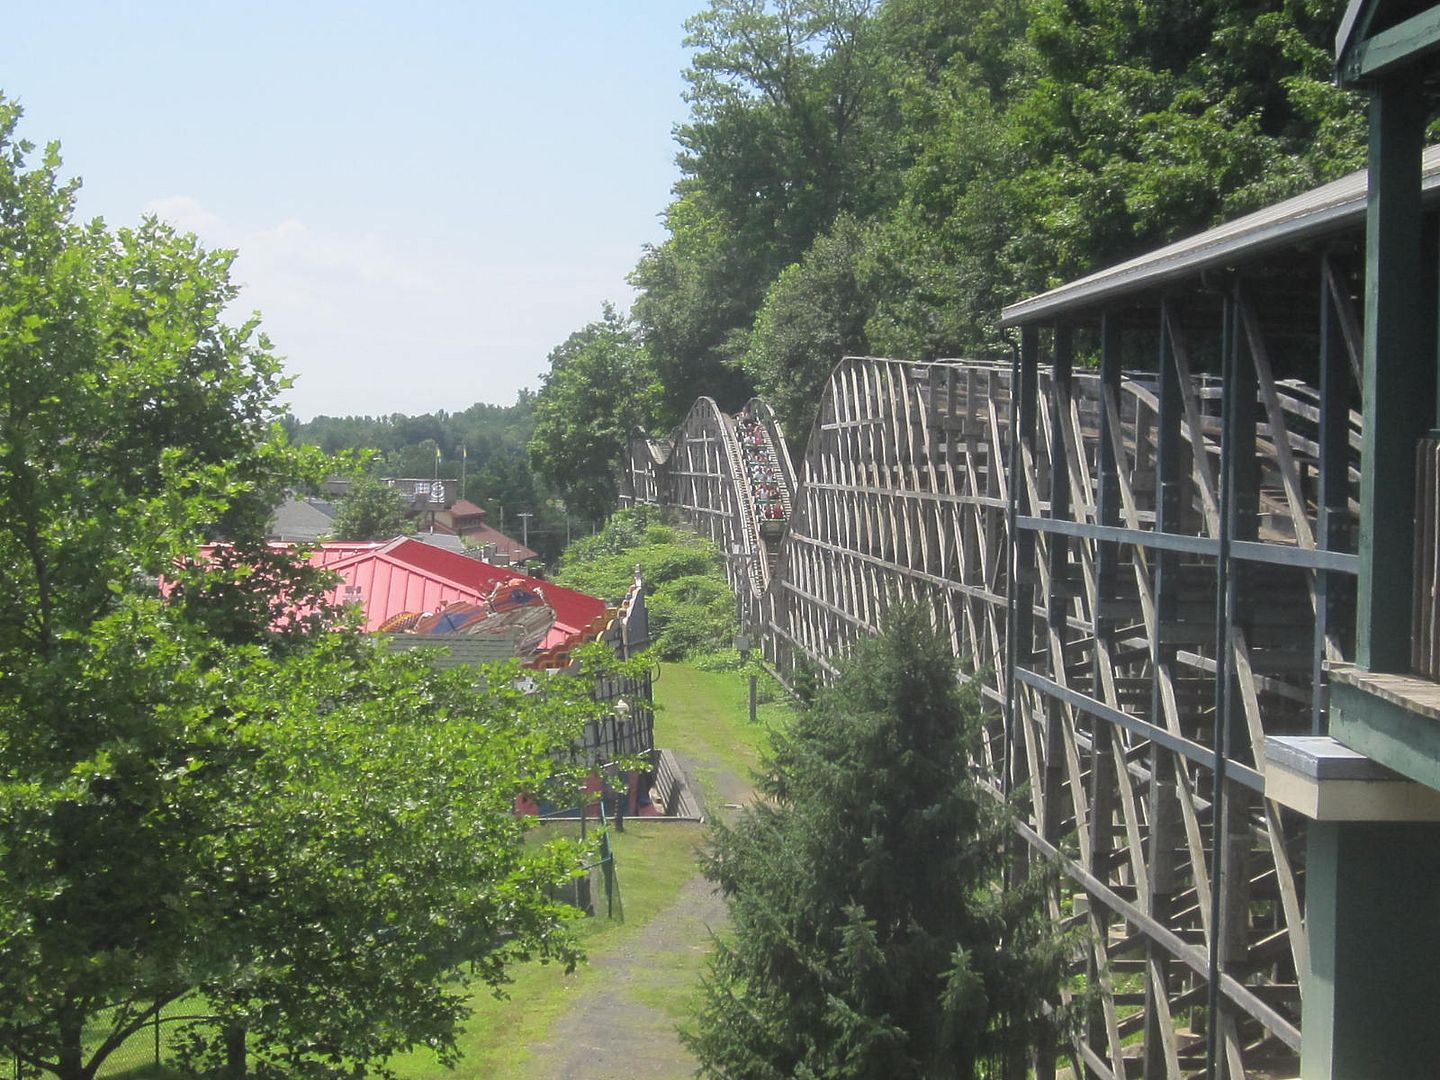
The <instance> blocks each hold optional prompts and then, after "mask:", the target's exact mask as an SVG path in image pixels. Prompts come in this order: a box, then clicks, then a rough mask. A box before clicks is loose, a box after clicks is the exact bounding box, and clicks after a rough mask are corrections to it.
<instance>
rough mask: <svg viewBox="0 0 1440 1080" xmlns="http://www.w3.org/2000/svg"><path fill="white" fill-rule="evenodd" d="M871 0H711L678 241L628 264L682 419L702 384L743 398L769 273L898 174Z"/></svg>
mask: <svg viewBox="0 0 1440 1080" xmlns="http://www.w3.org/2000/svg"><path fill="white" fill-rule="evenodd" d="M877 6H878V4H877V3H876V2H875V0H712V2H711V3H710V4H709V5H708V7H706V8H705V9H704V10H702V11H701V12H699V13H698V14H696V15H694V16H693V17H692V18H690V19H689V20H688V21H687V22H686V24H685V27H686V30H687V33H688V36H687V37H686V44H687V45H689V46H690V47H691V48H693V49H694V50H695V52H694V55H693V57H692V59H691V64H690V68H689V70H688V71H687V72H686V81H687V83H688V84H689V85H688V89H687V92H686V98H687V100H688V101H689V103H690V118H689V119H688V120H687V122H686V123H684V124H682V125H681V126H680V127H679V129H678V130H677V132H676V138H677V140H678V142H679V143H680V153H679V156H678V162H679V165H680V168H681V171H682V173H683V176H682V179H681V180H680V182H679V184H677V185H676V198H675V200H674V202H673V203H672V204H671V206H670V208H669V210H668V211H667V213H666V225H667V228H668V229H669V232H670V238H669V239H668V240H667V241H666V242H665V243H663V244H661V245H659V246H658V247H656V248H654V249H652V250H650V251H648V252H647V253H646V255H645V256H644V257H643V258H642V259H641V261H640V265H639V266H638V267H637V268H636V270H635V274H634V276H633V281H634V283H635V284H636V285H637V286H639V288H640V289H641V290H642V293H641V296H640V297H639V298H638V299H637V300H636V303H635V315H636V318H637V319H638V321H639V322H640V324H641V325H642V326H643V327H644V328H645V335H646V341H647V343H648V344H649V346H650V348H651V351H652V353H653V355H654V357H655V364H656V367H657V370H658V371H659V373H660V376H661V380H662V383H663V387H664V398H663V415H664V418H665V419H666V420H667V421H669V422H672V423H673V422H677V421H678V420H679V419H680V418H681V417H683V416H684V414H685V411H686V410H687V409H689V407H690V404H691V402H693V401H694V399H695V397H696V396H698V395H699V394H709V395H711V396H713V397H715V398H716V399H717V400H719V401H720V402H721V404H722V405H725V406H727V407H738V406H739V404H740V403H741V402H742V401H743V400H744V398H745V397H746V396H747V395H748V390H749V387H748V385H747V381H746V379H745V378H744V375H743V373H742V372H741V371H740V360H741V355H742V354H743V353H744V351H745V347H746V338H747V336H748V332H749V329H750V323H751V320H752V319H753V318H754V316H755V312H756V311H757V310H758V309H759V307H760V304H761V302H762V300H763V299H764V296H765V291H766V288H767V287H768V285H769V283H770V282H771V281H772V280H773V279H774V278H775V276H776V275H777V274H778V273H780V271H781V270H782V269H784V268H785V267H786V266H788V265H790V264H791V263H793V262H795V261H797V260H798V259H799V258H800V257H801V255H802V254H803V253H804V252H805V250H806V249H807V248H808V247H809V246H810V244H811V242H812V241H813V240H814V239H815V238H816V237H817V236H819V235H821V234H822V233H823V232H825V230H827V229H828V228H829V227H830V225H831V223H832V222H833V221H834V220H835V218H836V216H837V215H839V214H841V213H844V212H849V213H852V214H856V215H859V216H867V215H869V214H871V213H874V212H875V211H876V210H877V208H878V207H880V206H883V205H885V204H886V202H887V201H888V199H889V195H888V194H887V192H888V189H889V188H890V187H891V186H893V184H894V181H895V173H894V170H893V168H891V167H890V165H891V158H892V155H893V152H894V147H893V138H892V136H893V134H894V125H893V124H892V123H890V122H889V121H888V119H887V116H888V103H889V97H888V95H887V93H886V91H885V79H884V65H883V63H881V62H880V60H881V58H880V57H879V56H878V55H877V54H876V52H875V50H874V48H873V41H872V38H871V35H870V33H869V30H870V28H871V25H872V21H873V20H872V12H873V11H874V9H875V8H876V7H877Z"/></svg>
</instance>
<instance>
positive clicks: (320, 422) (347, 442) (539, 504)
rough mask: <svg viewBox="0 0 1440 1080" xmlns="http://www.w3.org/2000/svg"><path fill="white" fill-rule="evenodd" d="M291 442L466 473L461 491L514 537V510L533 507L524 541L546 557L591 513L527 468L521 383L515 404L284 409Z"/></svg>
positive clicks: (380, 463)
mask: <svg viewBox="0 0 1440 1080" xmlns="http://www.w3.org/2000/svg"><path fill="white" fill-rule="evenodd" d="M285 426H286V428H287V430H288V431H289V434H290V439H291V441H292V442H295V443H301V444H305V445H309V446H318V447H320V448H321V449H322V450H324V451H325V452H326V453H327V454H337V453H340V452H342V451H360V450H369V451H373V452H374V456H373V457H372V458H371V460H370V464H369V466H368V472H369V473H370V474H371V475H374V476H377V477H380V476H418V477H427V476H433V475H435V469H436V461H435V451H436V450H437V449H438V450H439V451H440V462H439V471H440V475H441V476H443V477H446V478H454V479H457V480H458V479H460V478H461V477H462V476H463V477H464V480H465V497H466V498H467V499H469V500H470V501H471V502H473V503H475V504H477V505H478V506H480V507H481V508H482V509H484V510H485V511H486V513H487V517H486V520H487V521H488V522H489V523H490V524H491V525H493V526H494V527H495V528H497V529H502V530H503V531H505V532H506V533H508V534H509V535H511V536H513V537H515V538H516V539H519V538H520V536H521V533H522V532H523V531H524V530H523V529H522V526H521V519H520V518H519V517H518V515H519V514H520V513H532V514H534V515H535V517H533V518H531V519H530V524H529V536H530V546H531V547H532V548H534V549H535V550H536V551H538V552H540V554H541V555H543V556H544V557H545V558H546V559H547V560H548V561H553V560H554V559H555V558H557V557H558V555H559V553H560V550H561V549H562V548H563V547H564V546H565V542H566V535H567V528H568V530H569V531H570V533H571V534H573V535H580V534H584V533H589V532H591V531H592V530H593V527H594V522H593V521H581V520H579V519H578V518H575V517H574V515H573V514H572V515H571V518H572V520H570V521H569V522H568V523H567V521H566V512H565V510H564V509H563V507H562V506H560V505H557V503H556V493H555V492H554V491H553V490H551V489H550V488H549V487H547V486H546V485H544V484H542V483H540V482H539V481H538V480H537V479H536V477H535V474H534V472H533V471H532V470H531V468H530V451H529V443H530V440H531V437H532V436H533V434H534V430H535V394H534V393H532V392H531V391H529V390H521V391H520V394H519V397H518V398H517V399H516V401H515V404H514V405H488V404H485V403H483V402H477V403H476V404H474V405H471V406H470V407H469V408H468V409H465V410H464V411H463V412H456V413H451V412H446V411H444V410H443V409H442V410H440V411H438V412H433V413H425V414H423V415H420V416H406V415H404V414H403V413H392V414H391V415H389V416H317V417H315V418H314V419H313V420H310V421H307V422H304V423H302V422H300V421H298V420H296V419H294V418H293V417H287V418H286V421H285Z"/></svg>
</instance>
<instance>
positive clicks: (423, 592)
mask: <svg viewBox="0 0 1440 1080" xmlns="http://www.w3.org/2000/svg"><path fill="white" fill-rule="evenodd" d="M310 561H311V562H312V563H314V564H316V565H318V566H323V567H324V568H325V569H327V570H333V571H334V572H335V573H337V574H339V575H340V576H341V578H342V579H343V581H342V583H341V584H340V585H338V586H336V588H335V590H334V591H333V592H331V593H330V597H331V599H333V600H336V601H338V602H342V603H359V604H360V605H361V607H362V608H363V609H364V611H365V629H366V630H374V629H376V628H377V627H379V626H380V625H381V624H382V623H384V622H385V621H386V620H387V619H389V618H391V617H392V616H394V615H399V614H401V613H402V612H406V611H433V610H434V609H435V608H436V607H437V606H438V605H440V604H442V603H445V602H447V601H450V600H469V601H479V600H483V599H485V598H486V597H488V596H489V595H490V593H491V592H492V591H493V590H494V588H495V586H496V585H499V584H502V583H503V582H506V581H509V580H510V579H512V578H520V579H521V580H522V581H523V582H524V583H525V584H526V585H527V586H529V587H530V588H533V589H538V590H539V591H540V593H541V595H543V596H544V598H545V600H546V602H547V603H548V604H549V605H550V606H551V607H552V608H553V609H554V610H555V629H554V630H553V631H551V634H550V635H549V636H547V637H546V639H545V641H543V642H542V643H541V648H542V649H548V648H552V647H553V646H554V645H556V644H558V643H560V642H562V641H564V640H566V639H568V638H571V637H573V636H575V635H576V634H579V633H580V632H582V631H584V630H586V629H588V628H590V627H591V625H592V624H593V623H595V621H596V620H597V619H600V618H602V617H603V616H604V615H605V601H603V600H600V599H598V598H597V597H594V596H588V595H586V594H585V593H582V592H576V591H575V590H574V589H566V588H564V587H563V586H560V585H553V584H551V583H550V582H548V581H540V580H538V579H536V578H532V577H527V576H525V575H524V574H517V573H516V572H515V571H514V570H511V569H507V568H505V567H499V566H491V565H490V564H489V563H483V562H480V561H479V560H478V559H471V558H469V557H467V556H465V555H459V554H456V553H455V552H453V551H445V550H443V549H441V548H437V547H432V546H431V545H429V544H425V543H422V542H420V541H419V540H414V539H411V538H410V537H400V538H398V539H395V540H391V541H388V542H386V543H371V544H357V543H337V544H320V545H319V546H318V547H316V549H315V551H314V553H313V554H312V555H311V557H310ZM552 639H553V640H552Z"/></svg>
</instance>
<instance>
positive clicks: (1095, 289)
mask: <svg viewBox="0 0 1440 1080" xmlns="http://www.w3.org/2000/svg"><path fill="white" fill-rule="evenodd" d="M1421 174H1422V176H1421V185H1422V191H1423V196H1422V197H1423V198H1424V199H1425V201H1426V203H1427V204H1429V203H1433V202H1436V201H1440V145H1436V146H1431V147H1428V148H1427V149H1426V150H1425V153H1424V157H1423V159H1422V161H1421ZM1366 175H1367V174H1366V171H1365V170H1364V169H1361V170H1360V171H1359V172H1353V173H1351V174H1350V175H1349V176H1344V177H1341V178H1340V179H1339V180H1335V181H1332V182H1331V183H1328V184H1323V185H1321V186H1320V187H1317V188H1314V189H1312V190H1310V191H1307V192H1305V193H1304V194H1303V195H1296V196H1295V197H1294V198H1293V199H1286V200H1284V201H1283V202H1278V203H1274V204H1273V205H1271V206H1267V207H1265V208H1264V209H1263V210H1257V211H1255V212H1254V213H1253V214H1246V215H1245V216H1244V217H1240V218H1236V219H1235V220H1234V221H1230V222H1227V223H1225V224H1224V225H1218V226H1216V227H1215V228H1213V229H1209V230H1207V231H1205V232H1203V233H1199V234H1197V235H1195V236H1191V237H1188V238H1187V239H1184V240H1180V241H1177V242H1176V243H1173V244H1170V245H1168V246H1166V247H1162V248H1159V249H1157V250H1155V251H1151V252H1148V253H1147V254H1145V255H1141V256H1139V257H1138V258H1134V259H1131V260H1129V261H1128V262H1123V263H1120V264H1118V265H1116V266H1112V267H1110V268H1109V269H1106V270H1101V271H1099V272H1098V273H1094V274H1091V275H1089V276H1088V277H1083V278H1080V279H1078V280H1076V281H1072V282H1069V283H1067V284H1065V285H1061V286H1059V287H1058V288H1055V289H1051V290H1050V291H1049V292H1043V293H1040V294H1039V295H1038V296H1032V297H1030V298H1029V299H1026V300H1021V301H1020V302H1019V303H1016V304H1011V305H1009V306H1008V307H1006V308H1005V309H1004V310H1003V311H1002V312H1001V319H1000V325H1001V326H1021V325H1024V324H1026V323H1034V322H1045V321H1048V320H1050V319H1053V318H1054V317H1056V316H1058V315H1063V314H1072V313H1079V312H1082V311H1085V310H1087V309H1091V308H1097V307H1100V306H1101V305H1103V304H1105V303H1106V302H1107V301H1110V300H1113V299H1115V298H1116V297H1119V296H1123V295H1125V294H1129V293H1137V292H1141V291H1143V290H1146V289H1153V288H1155V287H1157V286H1160V285H1165V284H1168V283H1171V282H1175V281H1180V280H1184V279H1192V278H1194V277H1195V276H1196V275H1197V274H1199V273H1200V272H1202V271H1204V270H1215V269H1221V268H1224V267H1231V266H1236V265H1238V264H1240V263H1243V262H1253V261H1255V260H1256V259H1259V258H1261V257H1263V256H1265V255H1268V254H1272V253H1274V252H1276V251H1284V250H1287V249H1292V248H1294V247H1296V246H1298V245H1300V244H1302V243H1305V242H1307V241H1314V240H1318V239H1324V238H1328V237H1333V236H1337V235H1341V234H1343V233H1346V232H1351V231H1354V230H1357V229H1362V228H1363V227H1364V224H1365V190H1366Z"/></svg>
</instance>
